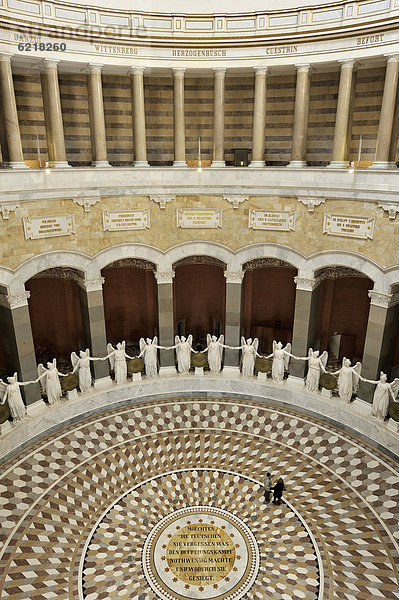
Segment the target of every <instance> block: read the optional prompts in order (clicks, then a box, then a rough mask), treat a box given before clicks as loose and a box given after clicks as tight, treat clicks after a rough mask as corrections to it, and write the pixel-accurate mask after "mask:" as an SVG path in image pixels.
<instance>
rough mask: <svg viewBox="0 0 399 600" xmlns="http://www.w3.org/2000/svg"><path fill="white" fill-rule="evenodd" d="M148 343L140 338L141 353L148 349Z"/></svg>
mask: <svg viewBox="0 0 399 600" xmlns="http://www.w3.org/2000/svg"><path fill="white" fill-rule="evenodd" d="M146 345H147V344H146V341H145V339H144V338H140V340H139V346H140V352H143V350H144V348H145V347H146Z"/></svg>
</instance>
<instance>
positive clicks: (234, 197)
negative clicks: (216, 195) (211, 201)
mask: <svg viewBox="0 0 399 600" xmlns="http://www.w3.org/2000/svg"><path fill="white" fill-rule="evenodd" d="M223 200H227V202H230V204H232V205H233V208H238V206H239V205H240V204H241V202H245V200H249V196H248V195H247V196H243V195H241V194H229V195H226V196H223Z"/></svg>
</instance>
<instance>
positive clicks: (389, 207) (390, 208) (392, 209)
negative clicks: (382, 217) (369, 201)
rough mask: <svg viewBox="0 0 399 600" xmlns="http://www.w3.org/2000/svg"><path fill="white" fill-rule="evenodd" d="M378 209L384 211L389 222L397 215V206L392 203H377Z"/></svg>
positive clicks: (398, 207) (398, 206) (398, 210)
mask: <svg viewBox="0 0 399 600" xmlns="http://www.w3.org/2000/svg"><path fill="white" fill-rule="evenodd" d="M378 208H382V210H384V211H386V212H387V213H388V216H389V218H390V219H391V220H394V219H395V217H396V213H399V204H394V203H393V202H392V203H387V204H383V203H381V202H379V203H378Z"/></svg>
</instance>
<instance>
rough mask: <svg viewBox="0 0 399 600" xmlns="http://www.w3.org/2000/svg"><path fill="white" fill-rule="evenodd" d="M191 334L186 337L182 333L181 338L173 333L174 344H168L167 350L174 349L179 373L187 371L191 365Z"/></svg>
mask: <svg viewBox="0 0 399 600" xmlns="http://www.w3.org/2000/svg"><path fill="white" fill-rule="evenodd" d="M192 346H193V336H192V335H189V336H188V337H187V338H185V337H184V335H182V336H181V338H180V337H179V336H178V335H175V345H174V346H170V347H169V348H168V350H173V349H176V358H177V370H178V371H179V373H189V371H190V366H191V352H194V353H195V352H196V351H195V350H193V347H192Z"/></svg>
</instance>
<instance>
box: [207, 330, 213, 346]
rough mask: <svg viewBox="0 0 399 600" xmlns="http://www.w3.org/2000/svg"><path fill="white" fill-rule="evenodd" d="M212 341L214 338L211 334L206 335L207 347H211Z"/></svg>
mask: <svg viewBox="0 0 399 600" xmlns="http://www.w3.org/2000/svg"><path fill="white" fill-rule="evenodd" d="M211 341H212V336H211V334H210V333H207V334H206V345H207V346H209V344H210V343H211Z"/></svg>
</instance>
